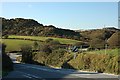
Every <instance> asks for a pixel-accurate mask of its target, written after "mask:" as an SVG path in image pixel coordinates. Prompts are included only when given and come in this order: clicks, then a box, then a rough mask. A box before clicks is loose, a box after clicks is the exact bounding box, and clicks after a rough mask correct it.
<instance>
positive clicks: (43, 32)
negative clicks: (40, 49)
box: [2, 18, 120, 48]
mask: <svg viewBox="0 0 120 80" xmlns="http://www.w3.org/2000/svg"><path fill="white" fill-rule="evenodd" d="M116 32H120V29H117V28H114V27H107V28H103V29H91V30H76V31H74V30H69V29H61V28H56V27H55V26H54V25H48V26H44V25H43V24H41V23H38V22H37V21H35V20H33V19H24V18H15V19H5V18H2V35H20V36H44V37H58V38H68V39H75V40H80V41H83V42H88V44H90V45H91V46H93V47H98V48H104V45H105V43H106V42H105V41H107V40H109V39H110V38H111V37H113V36H112V35H113V34H114V33H116ZM110 40H111V41H113V42H114V41H115V40H113V38H111V39H110ZM110 40H109V42H110ZM96 45H97V46H96ZM117 46H118V45H117Z"/></svg>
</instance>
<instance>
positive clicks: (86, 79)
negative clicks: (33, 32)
mask: <svg viewBox="0 0 120 80" xmlns="http://www.w3.org/2000/svg"><path fill="white" fill-rule="evenodd" d="M3 80H119V79H118V76H117V75H112V74H103V73H96V72H85V71H84V72H83V71H78V70H71V69H58V68H50V67H46V66H40V65H33V64H24V63H16V62H14V71H12V72H10V73H9V74H8V75H7V76H6V77H4V78H3Z"/></svg>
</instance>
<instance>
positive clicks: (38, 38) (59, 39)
mask: <svg viewBox="0 0 120 80" xmlns="http://www.w3.org/2000/svg"><path fill="white" fill-rule="evenodd" d="M8 38H23V39H33V40H41V41H45V40H46V39H49V38H51V39H54V40H58V41H59V42H60V43H61V44H74V43H76V42H80V41H77V40H72V39H65V38H54V37H41V36H16V35H10V36H9V37H8Z"/></svg>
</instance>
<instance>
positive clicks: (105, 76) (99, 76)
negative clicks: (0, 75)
mask: <svg viewBox="0 0 120 80" xmlns="http://www.w3.org/2000/svg"><path fill="white" fill-rule="evenodd" d="M20 66H24V67H26V68H33V69H38V70H44V71H49V72H59V73H62V74H69V75H71V76H77V77H86V78H102V77H104V78H118V76H116V75H114V76H112V77H111V75H107V74H106V75H105V74H102V73H101V74H100V73H99V74H90V73H89V72H88V74H84V73H83V74H82V73H80V74H74V73H66V72H62V71H60V70H50V69H44V68H40V67H33V66H28V65H20Z"/></svg>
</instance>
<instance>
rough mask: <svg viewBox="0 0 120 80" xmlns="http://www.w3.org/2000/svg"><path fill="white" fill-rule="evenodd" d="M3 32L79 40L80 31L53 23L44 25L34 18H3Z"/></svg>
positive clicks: (4, 33)
mask: <svg viewBox="0 0 120 80" xmlns="http://www.w3.org/2000/svg"><path fill="white" fill-rule="evenodd" d="M2 34H3V35H6V34H9V35H24V36H26V35H27V36H50V37H60V38H69V39H76V40H79V39H80V37H81V35H80V33H79V32H75V31H73V30H68V29H60V28H56V27H55V26H53V25H48V26H44V25H43V24H40V23H38V22H37V21H35V20H33V19H23V18H15V19H5V18H2Z"/></svg>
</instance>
